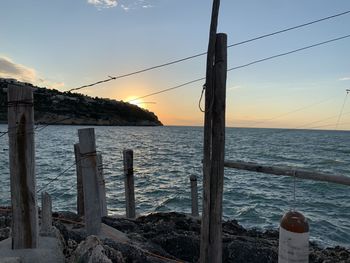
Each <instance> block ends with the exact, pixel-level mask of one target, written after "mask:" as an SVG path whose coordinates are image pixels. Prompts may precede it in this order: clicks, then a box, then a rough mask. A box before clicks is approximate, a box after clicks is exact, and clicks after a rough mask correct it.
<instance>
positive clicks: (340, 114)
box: [335, 91, 349, 130]
mask: <svg viewBox="0 0 350 263" xmlns="http://www.w3.org/2000/svg"><path fill="white" fill-rule="evenodd" d="M348 94H349V91H346V95H345V98H344V102H343V105H342V107H341V110H340V113H339V117H338V121H337V124H336V125H335V129H336V130H337V129H338V125H339V121H340V118H341V116H342V114H343V110H344V106H345V103H346V99H347V98H348Z"/></svg>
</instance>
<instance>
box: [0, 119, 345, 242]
mask: <svg viewBox="0 0 350 263" xmlns="http://www.w3.org/2000/svg"><path fill="white" fill-rule="evenodd" d="M79 128H84V127H79V126H49V127H47V128H45V129H43V130H41V131H39V132H37V133H36V135H35V136H36V137H35V141H36V174H37V188H38V189H40V188H41V187H43V186H45V185H46V184H47V183H48V182H49V180H50V179H53V178H55V177H56V176H57V175H58V174H60V173H61V172H62V171H64V170H65V169H68V168H69V167H70V166H72V165H73V164H74V150H73V144H74V143H77V142H78V135H77V130H78V129H79ZM6 129H7V126H6V125H0V131H6ZM95 132H96V144H97V150H98V151H99V152H101V153H102V155H103V161H104V174H105V179H106V192H107V205H108V210H109V214H124V213H125V199H124V181H123V166H122V165H123V162H122V150H123V149H126V148H129V149H133V150H134V169H135V194H136V203H137V207H136V209H137V213H140V214H144V213H150V212H154V211H179V212H185V213H190V211H191V200H190V182H189V176H190V175H193V174H194V175H197V176H198V186H199V191H200V193H199V196H200V200H199V202H200V204H201V201H202V198H201V196H202V180H201V176H202V172H201V171H202V167H201V160H202V148H203V146H202V141H203V129H202V128H200V127H95ZM225 154H226V158H225V159H226V160H242V161H251V162H258V163H262V164H270V165H288V166H295V167H300V168H303V169H310V170H317V171H320V172H325V173H331V174H341V175H345V176H350V165H349V164H350V132H345V131H315V130H312V131H311V130H281V129H245V128H227V130H226V153H225ZM0 180H1V191H0V205H9V204H10V186H9V161H8V138H7V136H4V137H1V138H0ZM224 180H225V182H224V184H225V185H224V202H223V213H224V218H225V219H237V220H238V221H239V223H241V224H242V225H243V226H245V227H248V228H253V227H257V228H260V229H271V228H275V229H276V228H277V227H278V224H279V220H280V219H281V217H282V215H283V214H284V213H285V212H287V211H288V210H289V209H291V208H292V207H294V206H295V207H296V209H297V210H299V211H301V212H302V213H303V214H304V215H305V216H306V217H307V218H308V221H309V224H310V237H311V239H312V240H314V241H316V242H318V243H319V244H321V245H323V246H334V245H342V246H346V247H350V220H349V219H350V188H349V187H347V186H341V185H336V184H331V183H324V182H314V181H309V180H300V179H297V180H296V202H295V203H294V201H293V189H294V188H293V185H294V184H293V179H292V178H288V177H279V176H273V175H265V174H258V173H254V172H248V171H239V170H234V169H228V168H227V169H225V179H224ZM75 185H76V174H75V166H74V165H73V167H72V168H71V169H69V170H68V171H67V172H66V173H64V174H63V175H61V176H60V177H59V178H58V179H57V180H55V181H53V182H52V183H51V184H49V185H48V186H47V187H46V188H45V191H47V192H49V193H50V194H51V195H52V199H53V207H54V210H71V211H75V210H76V188H75ZM39 198H40V196H39ZM200 208H201V207H200Z"/></svg>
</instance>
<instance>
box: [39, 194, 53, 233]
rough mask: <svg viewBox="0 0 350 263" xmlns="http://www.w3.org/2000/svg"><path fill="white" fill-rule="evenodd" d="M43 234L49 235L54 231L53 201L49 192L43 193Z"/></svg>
mask: <svg viewBox="0 0 350 263" xmlns="http://www.w3.org/2000/svg"><path fill="white" fill-rule="evenodd" d="M40 230H41V233H44V234H48V233H50V232H51V230H52V201H51V196H50V195H49V194H48V193H47V192H43V193H41V229H40Z"/></svg>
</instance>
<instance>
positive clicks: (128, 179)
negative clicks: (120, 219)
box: [123, 150, 136, 218]
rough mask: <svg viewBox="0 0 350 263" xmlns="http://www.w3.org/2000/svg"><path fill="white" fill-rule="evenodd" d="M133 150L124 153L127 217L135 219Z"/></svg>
mask: <svg viewBox="0 0 350 263" xmlns="http://www.w3.org/2000/svg"><path fill="white" fill-rule="evenodd" d="M133 156H134V153H133V151H132V150H124V151H123V159H124V184H125V206H126V217H127V218H135V216H136V213H135V191H134V168H133V158H134V157H133Z"/></svg>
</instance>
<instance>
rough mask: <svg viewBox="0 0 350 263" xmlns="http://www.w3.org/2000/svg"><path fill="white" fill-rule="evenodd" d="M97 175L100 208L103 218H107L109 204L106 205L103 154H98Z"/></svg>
mask: <svg viewBox="0 0 350 263" xmlns="http://www.w3.org/2000/svg"><path fill="white" fill-rule="evenodd" d="M97 172H98V173H97V175H98V187H99V192H100V207H101V216H107V203H106V186H105V178H104V175H103V162H102V154H100V153H99V154H97Z"/></svg>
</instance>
